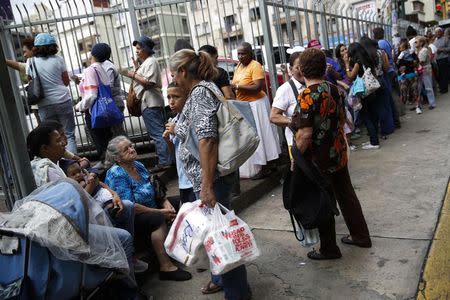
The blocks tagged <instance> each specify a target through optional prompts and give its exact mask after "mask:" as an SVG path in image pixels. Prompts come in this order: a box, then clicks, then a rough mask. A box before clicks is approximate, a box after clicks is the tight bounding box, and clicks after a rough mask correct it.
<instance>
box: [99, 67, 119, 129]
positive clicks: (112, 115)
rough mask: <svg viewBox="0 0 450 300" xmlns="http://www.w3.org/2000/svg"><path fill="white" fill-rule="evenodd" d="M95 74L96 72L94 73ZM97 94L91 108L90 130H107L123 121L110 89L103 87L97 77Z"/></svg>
mask: <svg viewBox="0 0 450 300" xmlns="http://www.w3.org/2000/svg"><path fill="white" fill-rule="evenodd" d="M95 72H96V73H97V70H96V71H95ZM97 78H98V94H97V99H95V102H94V104H93V105H92V107H91V126H92V128H107V127H111V126H113V125H116V124H119V123H122V122H123V120H124V119H125V118H124V116H123V113H122V112H121V111H120V109H119V108H118V107H117V105H116V103H115V102H114V99H113V98H112V94H111V87H110V86H109V85H104V84H103V83H102V81H101V80H100V77H99V76H98V73H97Z"/></svg>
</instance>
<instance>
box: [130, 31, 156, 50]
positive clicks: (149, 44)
mask: <svg viewBox="0 0 450 300" xmlns="http://www.w3.org/2000/svg"><path fill="white" fill-rule="evenodd" d="M137 44H139V45H140V46H141V47H142V48H144V51H145V52H147V54H148V55H152V54H154V53H155V51H153V47H155V42H154V41H153V40H152V39H151V38H149V37H148V36H145V35H143V36H141V37H140V38H139V39H137V40H136V41H134V42H133V46H136V45H137Z"/></svg>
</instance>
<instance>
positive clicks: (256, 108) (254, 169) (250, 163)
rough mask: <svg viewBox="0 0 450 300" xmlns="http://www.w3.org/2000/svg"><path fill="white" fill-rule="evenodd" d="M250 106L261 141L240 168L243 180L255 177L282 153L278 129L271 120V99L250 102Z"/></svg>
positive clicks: (265, 98)
mask: <svg viewBox="0 0 450 300" xmlns="http://www.w3.org/2000/svg"><path fill="white" fill-rule="evenodd" d="M249 104H250V107H251V109H252V112H253V117H254V118H255V123H256V130H257V132H258V136H259V139H260V141H259V145H258V148H256V151H255V153H253V155H252V156H250V158H249V159H248V160H247V161H246V162H245V163H244V164H243V165H242V166H241V167H240V168H239V175H240V177H241V178H251V177H253V176H255V175H256V174H257V173H258V172H259V171H260V170H261V167H262V166H264V165H266V164H267V162H268V161H271V160H274V159H277V158H278V157H279V155H280V153H281V147H280V141H279V137H278V131H277V127H276V126H275V125H273V124H272V123H270V120H269V115H270V104H269V98H267V96H264V97H263V98H261V99H258V100H255V101H252V102H249Z"/></svg>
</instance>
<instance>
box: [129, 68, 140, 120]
mask: <svg viewBox="0 0 450 300" xmlns="http://www.w3.org/2000/svg"><path fill="white" fill-rule="evenodd" d="M136 71H137V70H136ZM135 74H136V72H135ZM142 94H143V93H142ZM141 104H142V95H140V97H139V95H138V94H136V91H135V90H134V76H133V79H132V80H131V85H130V89H129V90H128V97H127V109H128V113H129V114H130V115H132V116H133V117H140V116H142V110H141Z"/></svg>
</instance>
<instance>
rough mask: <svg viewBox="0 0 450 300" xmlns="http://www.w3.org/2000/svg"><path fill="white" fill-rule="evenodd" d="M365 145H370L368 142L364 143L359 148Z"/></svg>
mask: <svg viewBox="0 0 450 300" xmlns="http://www.w3.org/2000/svg"><path fill="white" fill-rule="evenodd" d="M365 145H370V141H369V142H364V143H362V144H361V146H365Z"/></svg>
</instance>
